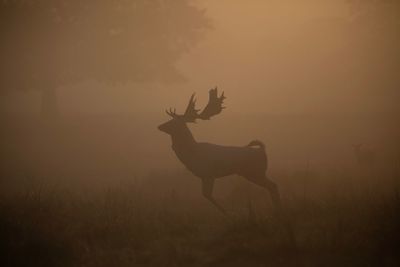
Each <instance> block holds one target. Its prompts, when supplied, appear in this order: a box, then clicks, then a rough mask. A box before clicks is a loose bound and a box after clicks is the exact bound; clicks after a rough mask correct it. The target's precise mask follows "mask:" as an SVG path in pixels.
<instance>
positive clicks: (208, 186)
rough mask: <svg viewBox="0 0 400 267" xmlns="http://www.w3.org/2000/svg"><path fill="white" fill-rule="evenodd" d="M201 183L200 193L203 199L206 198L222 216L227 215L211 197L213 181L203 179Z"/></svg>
mask: <svg viewBox="0 0 400 267" xmlns="http://www.w3.org/2000/svg"><path fill="white" fill-rule="evenodd" d="M201 181H202V193H203V196H204V197H205V198H207V199H208V200H209V201H210V202H211V203H212V204H213V205H214V206H215V207H217V209H218V210H219V211H220V212H222V213H223V214H224V215H227V213H226V211H225V209H224V208H223V207H222V206H221V205H219V204H218V203H217V202H216V201H215V199H214V198H213V196H212V192H213V188H214V179H213V178H212V179H208V178H203V179H201Z"/></svg>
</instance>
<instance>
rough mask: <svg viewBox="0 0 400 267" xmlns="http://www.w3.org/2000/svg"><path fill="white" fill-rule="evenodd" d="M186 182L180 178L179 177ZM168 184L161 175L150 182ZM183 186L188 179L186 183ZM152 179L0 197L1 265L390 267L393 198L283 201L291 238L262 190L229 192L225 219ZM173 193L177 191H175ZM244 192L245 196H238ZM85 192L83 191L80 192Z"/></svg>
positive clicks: (399, 204) (399, 233)
mask: <svg viewBox="0 0 400 267" xmlns="http://www.w3.org/2000/svg"><path fill="white" fill-rule="evenodd" d="M182 178H185V179H186V177H182ZM157 179H161V180H163V179H169V177H163V176H162V175H160V176H158V177H153V178H152V179H150V180H151V181H156V180H157ZM191 179H193V178H192V177H191ZM151 188H152V182H146V183H139V182H126V183H125V182H124V183H120V185H118V186H113V187H109V188H108V189H104V190H97V191H96V192H95V193H94V192H89V191H87V192H86V191H84V190H80V193H77V192H78V191H79V190H78V191H76V190H75V191H74V190H71V191H70V190H62V189H57V187H54V186H46V185H44V184H42V183H39V182H38V184H37V185H30V186H28V187H26V188H25V189H24V190H21V191H20V192H19V193H15V192H14V193H12V194H7V193H3V194H2V197H1V199H0V236H1V238H0V251H1V252H0V253H1V262H2V266H398V264H399V262H400V258H399V254H398V250H397V245H398V244H399V241H400V197H399V195H398V194H397V193H396V192H395V191H394V192H392V194H386V195H383V194H378V193H376V194H373V193H367V192H364V193H354V194H348V193H347V194H341V193H340V192H337V191H336V190H332V191H331V193H326V194H324V195H325V197H319V198H318V199H313V198H312V197H303V196H302V197H299V196H295V195H292V196H285V199H284V201H285V207H286V215H285V216H287V218H289V224H290V227H292V230H293V233H294V237H295V241H293V240H291V239H290V238H288V234H287V231H286V228H285V227H284V226H282V220H280V219H279V218H278V217H276V216H274V215H273V212H272V209H271V207H270V204H269V199H265V198H264V194H263V192H262V191H259V190H256V189H251V188H250V191H249V187H238V188H234V189H233V190H232V192H231V193H230V194H228V195H227V196H226V197H224V199H223V200H224V204H225V205H226V206H227V207H230V211H231V218H230V219H225V218H224V217H222V216H221V215H220V214H219V213H218V212H217V211H215V210H214V209H213V207H212V206H211V205H209V204H208V203H207V202H206V201H203V199H202V198H200V197H190V196H189V197H188V196H183V195H181V194H180V193H178V192H179V191H180V190H177V191H174V190H171V191H165V192H164V193H163V194H159V192H153V191H152V190H151ZM177 188H179V186H177ZM243 188H244V189H243ZM85 190H86V189H85Z"/></svg>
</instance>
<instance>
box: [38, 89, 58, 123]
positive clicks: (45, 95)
mask: <svg viewBox="0 0 400 267" xmlns="http://www.w3.org/2000/svg"><path fill="white" fill-rule="evenodd" d="M40 115H41V117H42V118H43V119H45V120H55V119H57V118H58V117H59V109H58V103H57V91H56V89H54V88H53V89H43V90H42V103H41V111H40Z"/></svg>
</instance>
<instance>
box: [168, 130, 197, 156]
mask: <svg viewBox="0 0 400 267" xmlns="http://www.w3.org/2000/svg"><path fill="white" fill-rule="evenodd" d="M171 137H172V148H173V149H174V150H175V151H177V150H179V151H182V150H187V149H191V148H192V147H193V146H194V145H195V144H196V140H195V139H194V137H193V135H192V133H191V132H190V130H189V128H188V127H187V126H186V125H184V126H183V127H182V129H180V130H179V131H178V132H176V133H175V134H173V135H172V136H171Z"/></svg>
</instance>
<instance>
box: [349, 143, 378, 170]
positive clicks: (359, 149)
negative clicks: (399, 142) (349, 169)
mask: <svg viewBox="0 0 400 267" xmlns="http://www.w3.org/2000/svg"><path fill="white" fill-rule="evenodd" d="M353 150H354V155H355V157H356V160H357V164H358V165H360V166H362V167H372V166H373V165H374V164H375V156H376V155H375V151H374V150H372V149H371V148H366V147H363V146H362V144H356V145H353Z"/></svg>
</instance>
